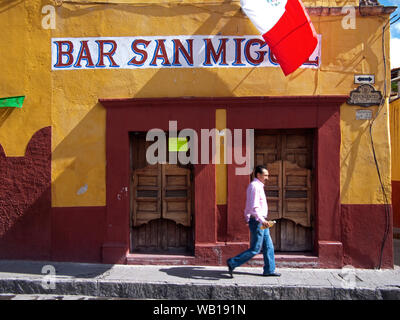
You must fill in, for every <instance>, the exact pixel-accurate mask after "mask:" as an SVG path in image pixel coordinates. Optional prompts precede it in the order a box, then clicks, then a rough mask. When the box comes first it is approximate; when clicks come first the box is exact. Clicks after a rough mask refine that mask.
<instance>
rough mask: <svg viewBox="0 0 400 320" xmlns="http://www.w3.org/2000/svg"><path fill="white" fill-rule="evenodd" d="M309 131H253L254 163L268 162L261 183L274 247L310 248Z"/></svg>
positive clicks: (310, 161) (310, 142) (287, 249)
mask: <svg viewBox="0 0 400 320" xmlns="http://www.w3.org/2000/svg"><path fill="white" fill-rule="evenodd" d="M312 143H313V134H312V131H300V130H291V131H258V132H257V131H256V136H255V153H256V154H255V159H256V163H255V164H256V165H267V167H268V171H269V174H270V176H269V180H268V182H267V184H266V186H265V187H264V189H265V192H266V196H267V202H268V212H269V213H268V219H269V220H276V221H277V225H276V226H275V227H273V228H271V230H270V231H271V237H272V240H273V242H274V245H275V250H276V251H309V250H311V249H312V242H313V239H312V237H313V233H312V214H313V212H312V210H313V206H312V203H313V195H312V155H313V150H312V149H313V148H312Z"/></svg>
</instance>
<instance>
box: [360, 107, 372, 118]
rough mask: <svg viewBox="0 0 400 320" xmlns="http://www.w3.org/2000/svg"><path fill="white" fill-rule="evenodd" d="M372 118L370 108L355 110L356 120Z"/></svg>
mask: <svg viewBox="0 0 400 320" xmlns="http://www.w3.org/2000/svg"><path fill="white" fill-rule="evenodd" d="M371 119H372V110H365V109H364V110H363V109H361V110H357V111H356V120H371Z"/></svg>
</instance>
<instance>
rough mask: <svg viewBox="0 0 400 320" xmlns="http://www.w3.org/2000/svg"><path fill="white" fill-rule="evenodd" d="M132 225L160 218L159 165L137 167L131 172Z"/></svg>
mask: <svg viewBox="0 0 400 320" xmlns="http://www.w3.org/2000/svg"><path fill="white" fill-rule="evenodd" d="M132 179H133V199H132V202H133V226H140V225H142V224H144V223H147V222H149V221H150V220H153V219H159V218H161V172H160V165H152V166H148V167H145V168H143V169H137V170H135V171H134V173H133V177H132Z"/></svg>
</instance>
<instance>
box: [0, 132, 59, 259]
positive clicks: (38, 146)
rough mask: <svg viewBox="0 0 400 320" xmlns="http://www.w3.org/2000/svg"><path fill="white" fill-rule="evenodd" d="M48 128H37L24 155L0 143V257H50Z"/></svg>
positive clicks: (49, 143) (49, 152) (49, 137)
mask: <svg viewBox="0 0 400 320" xmlns="http://www.w3.org/2000/svg"><path fill="white" fill-rule="evenodd" d="M50 178H51V127H45V128H43V129H41V130H39V131H37V132H36V133H35V134H34V135H33V136H32V138H31V140H30V142H29V143H28V146H27V148H26V152H25V156H24V157H6V156H5V154H4V151H3V148H2V147H1V145H0V258H8V259H10V258H15V259H30V258H31V259H47V258H49V257H50V240H51V236H50V225H51V219H50V207H51V192H50Z"/></svg>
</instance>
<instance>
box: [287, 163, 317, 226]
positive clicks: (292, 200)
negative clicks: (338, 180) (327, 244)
mask: <svg viewBox="0 0 400 320" xmlns="http://www.w3.org/2000/svg"><path fill="white" fill-rule="evenodd" d="M283 193H284V199H283V214H282V216H283V217H284V218H286V219H289V220H291V221H293V222H295V223H296V224H301V225H302V226H304V227H311V221H310V215H311V174H310V170H309V169H304V168H300V167H299V166H298V165H297V164H294V163H292V162H288V161H284V162H283Z"/></svg>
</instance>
